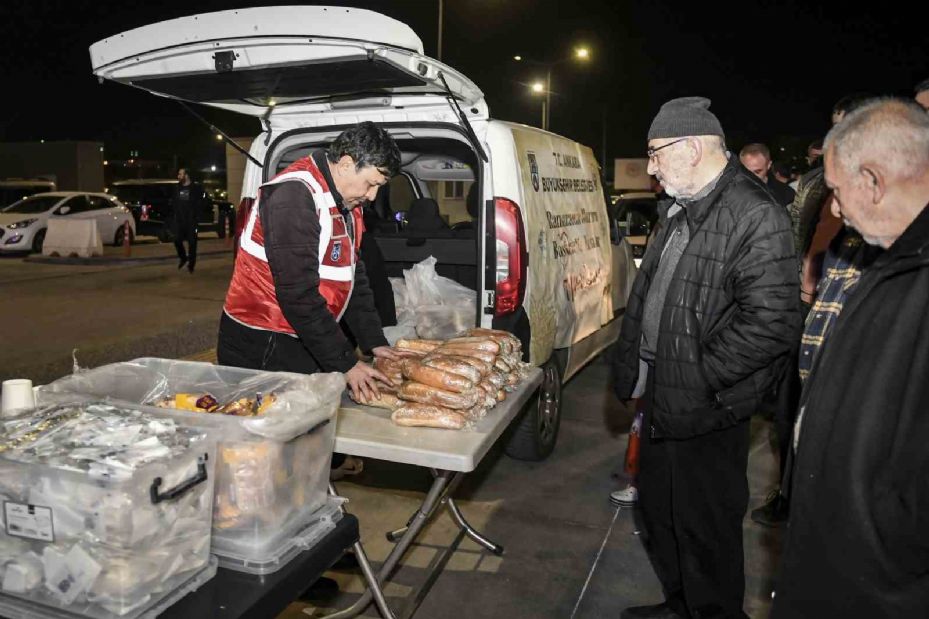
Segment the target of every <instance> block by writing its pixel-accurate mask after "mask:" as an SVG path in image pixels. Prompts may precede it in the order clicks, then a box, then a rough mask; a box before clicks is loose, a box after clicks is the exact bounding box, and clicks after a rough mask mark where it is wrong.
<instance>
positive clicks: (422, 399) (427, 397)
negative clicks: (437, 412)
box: [398, 381, 481, 409]
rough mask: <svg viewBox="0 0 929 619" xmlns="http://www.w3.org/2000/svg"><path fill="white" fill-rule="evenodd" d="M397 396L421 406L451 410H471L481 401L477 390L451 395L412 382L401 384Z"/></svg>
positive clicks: (429, 386) (447, 392)
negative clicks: (429, 405) (434, 406)
mask: <svg viewBox="0 0 929 619" xmlns="http://www.w3.org/2000/svg"><path fill="white" fill-rule="evenodd" d="M398 395H399V396H400V399H402V400H409V401H412V402H419V403H421V404H434V405H436V406H444V407H445V408H453V409H465V408H471V407H472V406H475V405H476V404H477V403H478V402H480V400H481V392H480V391H478V390H477V389H471V390H470V391H467V392H465V393H452V392H449V391H443V390H442V389H439V388H437V387H432V386H431V385H424V384H422V383H417V382H414V381H407V382H405V383H403V385H402V386H401V387H400V391H399V393H398Z"/></svg>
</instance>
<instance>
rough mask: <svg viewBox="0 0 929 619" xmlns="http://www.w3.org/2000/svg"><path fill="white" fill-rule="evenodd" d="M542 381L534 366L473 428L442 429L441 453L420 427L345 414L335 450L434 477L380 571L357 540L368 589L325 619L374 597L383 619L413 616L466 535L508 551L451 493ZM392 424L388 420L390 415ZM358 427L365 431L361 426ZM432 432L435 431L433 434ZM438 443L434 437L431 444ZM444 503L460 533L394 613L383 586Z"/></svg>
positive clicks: (364, 411)
mask: <svg viewBox="0 0 929 619" xmlns="http://www.w3.org/2000/svg"><path fill="white" fill-rule="evenodd" d="M541 381H542V372H541V370H539V369H537V368H533V369H532V370H531V371H530V375H529V377H528V379H527V380H526V381H524V382H523V383H522V384H521V385H520V387H519V389H517V390H516V391H514V392H513V393H511V394H510V397H508V398H507V400H506V401H505V402H504V403H503V404H501V405H498V406H497V407H495V408H493V409H491V410H490V411H489V413H488V415H487V417H485V418H484V419H482V420H481V421H479V422H478V423H477V425H476V427H475V428H474V430H472V431H465V433H464V434H456V433H448V432H445V433H443V435H442V437H443V438H445V437H447V438H448V439H449V441H450V442H448V443H447V444H446V445H445V446H444V448H445V451H444V453H442V452H443V446H442V445H440V446H439V447H438V448H437V450H436V451H435V452H432V453H428V450H424V449H423V446H422V444H421V440H422V438H421V437H422V434H421V429H417V428H398V427H397V426H393V429H391V428H390V427H389V426H387V425H385V424H384V423H382V422H380V421H372V422H370V423H371V424H374V427H372V428H368V427H366V426H367V425H368V424H367V423H365V421H364V420H363V419H362V418H360V417H359V418H358V419H356V421H357V422H359V423H356V424H351V423H345V424H343V421H344V419H343V418H342V417H340V425H339V427H338V428H337V430H336V446H335V450H336V451H337V452H339V453H345V454H348V455H355V456H365V457H374V458H378V459H382V460H389V461H392V462H402V463H405V464H413V465H417V466H423V467H426V468H429V470H430V472H431V473H432V476H433V482H432V485H431V486H430V488H429V491H428V492H427V493H426V496H425V497H424V498H423V502H422V503H421V504H420V506H419V508H417V510H416V511H415V512H413V514H412V515H411V516H410V518H409V520H408V521H407V523H406V526H403V527H401V528H399V529H396V530H394V531H390V532H388V533H387V539H388V540H390V541H391V542H395V544H396V545H395V546H394V548H393V550H391V551H390V554H388V555H387V558H386V559H385V560H384V563H383V564H382V565H381V567H380V569H379V570H378V572H377V574H375V573H374V570H373V569H372V567H371V563H370V561H369V560H368V557H367V554H366V553H365V550H364V546H363V545H362V543H361V540H359V541H357V542H356V543H355V544H354V546H353V549H354V552H355V555H356V557H357V558H358V564H359V566H360V567H361V571H362V574H363V576H364V579H365V581H366V583H367V589H366V591H365V592H364V593H363V594H362V596H361V597H360V598H359V599H358V600H357V601H356V602H355V603H354V604H352V605H351V606H350V607H349V608H346V609H344V610H340V611H338V612H336V613H333V614H331V615H327V616H326V619H350V618H351V617H356V616H358V615H360V614H361V613H362V612H364V610H365V609H366V608H367V607H368V606H369V605H370V604H371V602H372V601H373V602H374V603H375V605H376V606H377V608H378V610H379V611H380V613H381V616H382V617H383V619H398V618H399V619H408V618H409V617H412V616H413V614H414V613H415V612H416V610H417V609H418V608H419V606H420V604H421V603H422V602H423V600H424V599H425V597H426V595H427V594H428V593H429V590H430V589H431V588H432V586H433V585H434V584H435V581H436V580H437V579H438V577H439V575H440V574H441V572H442V570H443V569H444V568H445V565H446V564H447V563H448V561H449V559H450V558H451V556H452V554H454V552H455V550H457V549H458V546H459V544H460V543H461V541H462V540H463V539H464V538H465V537H470V538H471V539H472V540H474V541H475V542H476V543H477V544H478V545H480V546H482V547H483V548H485V549H486V550H488V551H490V552H492V553H493V554H495V555H498V556H499V555H502V554H503V551H504V550H503V546H501V545H500V544H497V543H495V542H493V541H491V540H490V539H488V538H487V537H486V536H484V535H483V534H482V533H480V532H479V531H477V530H476V529H475V528H474V527H472V526H471V525H470V524H469V523H468V521H467V520H465V517H464V515H463V514H462V513H461V509H460V508H459V507H458V505H457V504H456V503H455V499H454V498H453V497H452V495H453V493H454V492H455V489H456V488H457V487H458V485H459V484H460V483H461V480H462V479H463V478H464V475H465V473H469V472H471V471H473V470H474V469H475V468H476V467H477V464H479V463H480V461H481V459H482V458H483V457H484V455H486V453H487V452H488V451H489V450H490V447H491V446H492V445H493V444H494V443H495V442H496V440H497V439H498V438H499V437H500V435H501V434H502V433H503V431H504V430H505V429H506V427H507V426H508V425H509V423H510V422H511V421H512V420H513V418H515V417H516V415H517V414H518V413H519V411H520V410H521V409H522V408H523V405H525V403H526V402H527V401H528V400H529V398H530V397H531V396H532V394H533V393H534V392H535V391H536V388H537V387H538V385H539V384H540V383H541ZM347 409H348V410H351V409H354V410H355V411H356V412H357V413H358V414H360V415H369V416H371V418H373V419H381V418H383V417H384V413H386V411H377V409H370V408H367V407H360V406H357V405H351V404H347V405H344V406H343V410H342V413H345V412H346V410H347ZM375 411H376V412H375ZM387 423H389V420H388V422H387ZM359 428H361V429H362V430H363V431H358V430H359ZM410 430H413V432H410ZM416 430H420V432H419V433H417V432H416ZM427 430H428V429H427ZM372 432H373V434H372ZM377 435H380V437H381V440H378V439H377V438H376V436H377ZM431 436H433V437H434V436H436V435H435V434H432V435H431ZM456 437H461V438H463V440H462V441H459V442H460V443H466V444H463V445H459V444H456V442H455V438H456ZM434 442H435V441H430V443H432V444H434ZM386 444H389V447H390V449H386V448H385V445H386ZM456 448H457V449H456ZM391 450H392V451H391ZM436 462H439V463H442V464H443V466H446V467H448V468H439V467H438V466H431V464H432V463H436ZM329 490H330V492H331V493H333V494H335V489H334V488H333V486H332V485H331V484H330V486H329ZM443 507H444V508H446V509H448V512H449V515H450V516H451V518H452V521H453V522H454V523H455V524H456V525H457V526H458V529H459V531H458V534H457V535H456V536H455V538H454V540H452V543H451V544H450V545H449V546H448V547H447V548H446V549H445V550H444V551H442V553H441V554H440V555H439V556H438V558H437V560H435V561H433V562H432V564H431V566H430V569H429V573H428V574H427V575H426V579H425V580H424V582H423V583H422V584H421V585H420V586H419V588H418V589H417V590H415V592H414V594H413V596H412V598H411V599H410V600H409V601H408V602H407V603H406V604H405V605H404V607H403V609H402V611H400V613H398V614H395V613H394V612H393V611H392V610H391V609H390V607H389V606H388V604H387V600H386V598H385V596H384V591H383V586H384V585H385V584H386V583H387V582H388V581H389V580H390V578H391V576H392V575H393V573H394V571H395V570H396V568H397V566H398V565H399V563H400V561H401V560H402V559H403V555H404V554H405V553H406V551H407V550H408V549H409V547H410V546H411V545H412V544H413V542H414V541H415V540H416V538H417V537H418V536H419V534H420V532H421V531H422V529H423V527H424V526H425V525H426V523H427V522H429V521H430V520H431V519H432V518H433V517H435V515H436V512H438V510H439V509H440V508H443ZM343 510H344V508H343Z"/></svg>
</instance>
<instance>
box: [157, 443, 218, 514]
mask: <svg viewBox="0 0 929 619" xmlns="http://www.w3.org/2000/svg"><path fill="white" fill-rule="evenodd" d="M208 459H209V454H203V455H202V456H200V457H199V458H197V473H196V474H195V475H194V476H193V477H191V478H190V479H188V480H186V481H182V482H181V483H179V484H178V485H177V486H175V487H174V488H171V489H170V490H165V491H164V492H159V491H158V488H159V487H160V486H161V482H162V479H161V478H160V477H156V478H155V479H153V480H152V487H151V488H149V493H150V495H151V498H152V503H153V504H154V505H157V504H158V503H161V502H162V501H173V500H174V499H176V498H178V497H180V496H181V495H182V494H184V493H185V492H187V491H188V490H190V489H191V488H193V487H194V486H196V485H197V484H199V483H202V482H205V481H206V479H207V473H206V461H207V460H208Z"/></svg>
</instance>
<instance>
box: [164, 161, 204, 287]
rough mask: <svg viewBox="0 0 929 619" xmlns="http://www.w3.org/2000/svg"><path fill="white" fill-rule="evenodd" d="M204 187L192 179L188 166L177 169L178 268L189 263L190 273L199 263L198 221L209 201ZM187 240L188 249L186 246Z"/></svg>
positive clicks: (175, 228)
mask: <svg viewBox="0 0 929 619" xmlns="http://www.w3.org/2000/svg"><path fill="white" fill-rule="evenodd" d="M209 200H210V199H209V197H207V195H206V192H205V191H204V190H203V187H202V186H201V185H200V184H198V183H195V182H193V181H192V180H191V178H190V174H189V173H188V172H187V168H179V169H178V171H177V187H176V188H175V189H174V199H173V200H172V206H173V207H174V249H175V250H176V251H177V258H178V263H177V268H178V269H180V268H183V266H184V265H185V264H186V265H187V270H188V271H189V272H190V273H193V272H194V267H196V265H197V222H198V221H199V219H200V211H201V210H203V208H204V207H205V205H206V203H207V202H209ZM184 241H186V242H187V249H185V248H184Z"/></svg>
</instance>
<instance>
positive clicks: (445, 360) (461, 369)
mask: <svg viewBox="0 0 929 619" xmlns="http://www.w3.org/2000/svg"><path fill="white" fill-rule="evenodd" d="M423 363H424V364H426V365H428V366H429V367H433V368H438V369H440V370H445V371H446V372H452V373H454V374H458V375H459V376H464V377H465V378H467V379H468V380H470V381H471V382H473V383H478V382H480V380H481V373H480V371H479V370H478V369H477V368H475V367H474V366H472V365H471V364H469V363H466V362H464V361H460V360H458V359H455V358H452V357H447V356H444V355H438V356H431V357H429V358H427V359H423Z"/></svg>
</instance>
